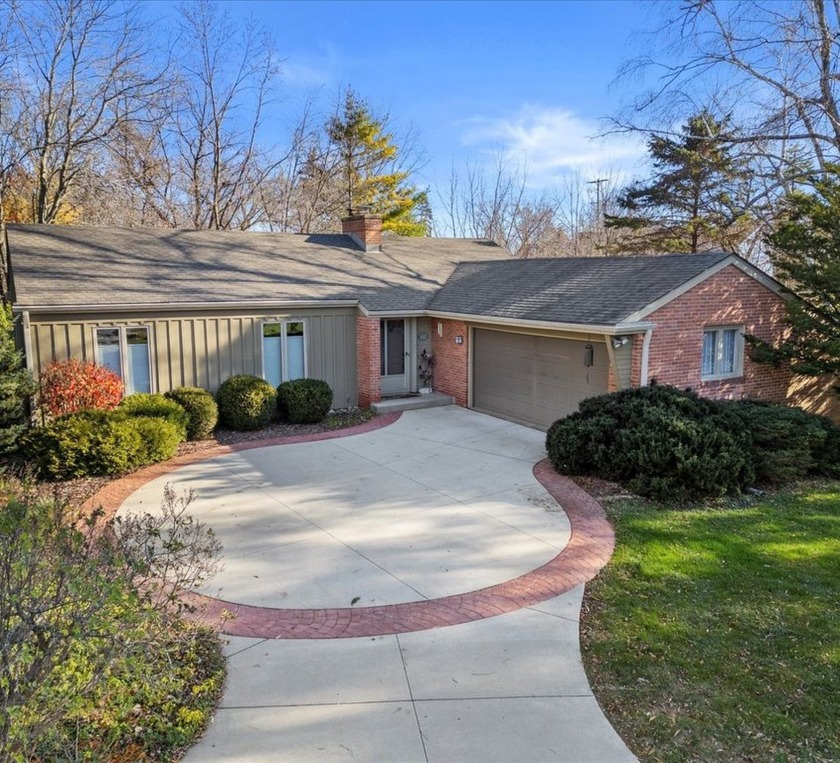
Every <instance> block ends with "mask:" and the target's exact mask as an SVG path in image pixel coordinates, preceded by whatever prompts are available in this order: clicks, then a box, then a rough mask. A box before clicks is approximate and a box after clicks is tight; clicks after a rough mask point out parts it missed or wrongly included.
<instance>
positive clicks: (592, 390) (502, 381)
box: [472, 329, 609, 429]
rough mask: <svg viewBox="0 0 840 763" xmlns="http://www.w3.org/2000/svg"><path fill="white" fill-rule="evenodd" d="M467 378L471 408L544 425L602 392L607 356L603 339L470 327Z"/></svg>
mask: <svg viewBox="0 0 840 763" xmlns="http://www.w3.org/2000/svg"><path fill="white" fill-rule="evenodd" d="M588 346H591V348H592V362H593V364H592V365H591V366H587V365H586V356H587V354H588V353H587V347H588ZM472 378H473V407H474V408H476V409H478V410H481V411H485V412H487V413H492V414H496V415H498V416H503V417H505V418H509V419H513V420H514V421H521V422H523V423H526V424H531V425H532V426H537V427H540V428H541V429H546V428H548V427H549V425H551V423H552V422H553V421H556V420H557V419H559V418H560V417H561V416H566V415H568V414H569V413H572V412H573V411H576V410H577V406H578V403H579V402H580V401H581V400H584V399H585V398H587V397H592V396H593V395H601V394H603V393H605V392H607V388H608V383H609V381H608V380H609V356H608V355H607V346H606V344H604V343H603V342H592V343H588V342H581V341H577V340H573V339H553V338H550V337H544V336H534V335H531V334H511V333H508V332H505V331H491V330H489V329H475V330H474V331H473V376H472Z"/></svg>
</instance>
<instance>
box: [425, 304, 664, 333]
mask: <svg viewBox="0 0 840 763" xmlns="http://www.w3.org/2000/svg"><path fill="white" fill-rule="evenodd" d="M426 315H428V316H429V317H430V318H444V319H449V320H459V321H467V322H469V323H489V324H496V325H499V326H522V327H523V328H540V329H554V330H555V331H570V332H577V333H588V334H606V335H608V336H619V335H621V334H639V333H642V332H643V331H647V330H648V329H649V328H653V324H652V323H649V322H647V321H628V320H622V321H618V322H616V323H564V322H561V321H537V320H529V319H526V318H504V317H501V316H498V315H480V314H477V313H453V312H445V311H442V310H427V311H426Z"/></svg>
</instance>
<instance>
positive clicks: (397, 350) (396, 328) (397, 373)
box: [379, 318, 409, 397]
mask: <svg viewBox="0 0 840 763" xmlns="http://www.w3.org/2000/svg"><path fill="white" fill-rule="evenodd" d="M379 353H380V373H381V377H382V378H381V390H382V395H383V397H386V396H388V395H401V394H405V393H406V392H408V356H409V351H408V332H407V331H406V321H405V319H404V318H383V319H382V320H381V321H380V323H379Z"/></svg>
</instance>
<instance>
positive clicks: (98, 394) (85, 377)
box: [39, 360, 124, 416]
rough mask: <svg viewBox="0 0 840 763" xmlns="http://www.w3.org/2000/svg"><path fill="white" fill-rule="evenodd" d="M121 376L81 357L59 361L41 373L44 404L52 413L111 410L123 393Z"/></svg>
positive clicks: (42, 404) (53, 414) (42, 401)
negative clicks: (82, 359)
mask: <svg viewBox="0 0 840 763" xmlns="http://www.w3.org/2000/svg"><path fill="white" fill-rule="evenodd" d="M123 389H124V387H123V383H122V379H120V377H119V376H118V375H117V374H115V373H114V372H113V371H112V370H111V369H110V368H105V367H104V366H97V365H96V363H84V362H82V361H81V360H59V361H56V362H55V363H50V364H49V365H48V366H47V367H46V368H45V369H44V371H43V372H42V373H41V393H40V397H39V400H40V403H41V407H42V408H43V409H44V410H45V411H46V412H47V413H49V414H50V415H51V416H61V415H62V414H65V413H74V412H75V411H81V410H85V409H87V410H90V409H95V410H101V411H110V410H111V409H112V408H116V407H117V406H118V405H119V403H120V400H122V396H123Z"/></svg>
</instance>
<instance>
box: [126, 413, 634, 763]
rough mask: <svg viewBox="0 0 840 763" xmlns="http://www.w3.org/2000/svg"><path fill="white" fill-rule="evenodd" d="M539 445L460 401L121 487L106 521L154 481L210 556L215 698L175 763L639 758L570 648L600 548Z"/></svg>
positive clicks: (144, 499) (153, 497)
mask: <svg viewBox="0 0 840 763" xmlns="http://www.w3.org/2000/svg"><path fill="white" fill-rule="evenodd" d="M543 438H544V435H543V434H542V433H540V432H537V431H535V430H531V429H528V428H525V427H521V426H518V425H515V424H511V423H509V422H505V421H501V420H499V419H495V418H492V417H488V416H484V415H481V414H477V413H474V412H471V411H466V410H463V409H460V408H456V407H447V408H438V409H430V410H424V411H411V412H407V413H405V414H403V415H402V416H401V417H400V418H399V420H397V421H396V422H395V423H393V424H391V425H390V426H388V427H385V428H382V429H378V430H376V431H370V432H366V433H362V434H356V435H352V436H348V437H339V438H337V439H330V440H322V441H319V442H308V443H299V444H295V445H278V446H274V447H266V448H260V449H254V450H242V451H240V452H233V453H231V452H226V453H225V454H224V455H219V456H218V457H215V458H211V459H209V460H205V461H202V462H200V463H195V464H192V465H189V466H185V467H183V468H181V469H178V470H177V471H174V472H171V473H163V472H165V471H166V469H163V470H161V474H160V476H158V477H157V478H156V479H151V480H150V481H147V482H146V484H143V485H142V487H139V489H137V490H135V491H134V492H133V493H132V494H131V495H130V496H129V497H128V499H127V500H126V501H125V503H124V504H123V506H122V508H121V509H120V511H132V510H136V509H143V510H154V509H155V508H156V506H158V505H159V502H160V496H161V493H162V490H163V486H164V484H166V483H167V482H169V483H175V485H176V487H181V486H190V487H192V488H194V489H195V490H196V491H197V492H198V496H199V497H198V499H197V500H196V502H195V503H194V505H193V507H192V510H193V511H194V513H195V514H197V515H198V516H199V517H200V518H201V519H202V520H204V521H206V522H208V523H209V524H210V525H211V526H213V527H214V529H215V530H216V532H217V533H218V534H219V536H220V538H221V540H222V542H223V544H224V547H225V551H224V559H225V569H224V571H223V572H222V573H221V574H220V575H219V576H218V577H217V579H216V580H214V581H213V584H212V586H211V587H209V588H208V589H206V590H205V591H203V592H202V593H203V594H204V595H205V596H208V597H213V599H214V600H208V603H209V604H210V606H209V607H208V611H209V612H210V613H211V616H214V613H215V614H218V613H219V612H221V611H222V610H229V611H232V612H233V613H234V618H233V619H232V620H228V621H227V622H225V623H224V624H223V628H224V630H225V631H226V632H228V633H232V634H235V635H232V636H230V637H229V641H228V644H227V647H226V653H227V655H228V658H229V676H228V683H227V686H226V690H225V694H224V697H223V700H222V703H221V706H220V708H219V710H218V711H217V713H216V716H215V719H214V722H213V724H212V725H211V726H210V728H209V729H208V732H207V734H206V735H205V737H204V739H203V740H202V741H201V742H199V744H198V745H197V746H196V747H195V748H194V749H193V750H192V751H191V752H190V753H189V754H188V756H187V757H186V759H185V760H186V761H187V763H210V762H211V761H213V762H214V761H243V762H244V761H249V762H258V761H331V760H356V761H406V762H408V761H418V762H422V761H427V762H428V761H432V762H437V761H453V762H454V761H458V762H463V763H469V761H544V760H545V761H547V760H559V761H604V762H606V761H630V760H634V758H633V756H632V755H631V754H630V753H629V751H628V750H627V748H626V747H625V746H624V745H623V743H622V742H621V740H620V739H619V738H618V736H617V735H616V734H615V732H614V731H613V729H612V728H611V727H610V725H609V724H608V722H607V721H606V719H605V718H604V716H603V714H602V713H601V711H600V709H599V707H598V705H597V702H596V701H595V699H594V698H593V696H592V693H591V691H590V689H589V685H588V682H587V680H586V676H585V673H584V671H583V668H582V666H581V662H580V654H579V647H578V614H579V610H580V598H581V595H582V586H580V585H577V586H576V587H575V584H576V583H578V582H580V581H582V580H586V579H588V578H589V577H591V576H592V575H593V574H594V572H595V571H597V569H598V568H599V567H600V566H601V565H602V564H603V562H604V561H605V558H606V557H607V556H608V555H609V549H611V545H610V544H611V536H610V538H609V539H608V540H609V543H608V542H607V539H606V538H605V533H604V530H603V520H602V519H600V520H598V519H596V520H592V519H591V517H589V516H588V515H587V512H586V508H587V507H585V506H583V507H581V501H580V500H579V497H578V496H575V499H574V500H570V502H569V505H568V506H566V509H567V511H566V512H564V511H563V510H562V509H561V508H560V507H559V506H558V504H557V503H556V501H555V500H554V498H553V497H552V493H553V494H555V495H557V494H558V490H557V489H555V488H556V485H555V486H554V487H553V488H552V490H551V492H549V490H547V489H546V487H544V485H543V484H541V482H542V483H546V484H548V483H549V481H550V480H551V479H552V478H551V477H550V476H548V475H543V477H542V479H541V480H538V479H537V478H536V477H535V474H534V465H535V464H536V463H537V462H539V461H540V460H541V459H542V458H544V455H545V454H544V450H543ZM228 450H229V449H228ZM157 473H158V472H155V471H151V472H149V473H147V474H146V475H145V476H143V475H141V476H139V477H137V478H135V481H134V482H133V483H130V487H131V488H133V487H136V486H137V485H140V484H141V483H142V482H143V481H144V480H148V479H149V477H154V476H155V474H157ZM537 474H538V475H539V474H540V470H539V469H538V470H537ZM555 479H556V478H555ZM549 487H552V485H550V484H549ZM123 490H125V487H123ZM119 493H120V491H119V489H116V488H115V490H114V492H113V496H116V495H119ZM564 502H565V501H564ZM572 503H574V504H575V506H574V507H572V506H571V504H572ZM584 503H585V501H584ZM596 506H597V504H596ZM590 508H591V507H590ZM599 522H600V524H599ZM587 523H588V524H587ZM573 528H574V529H573ZM605 549H607V550H606V551H605ZM564 560H565V564H564ZM563 591H566V593H562V595H559V596H558V595H556V594H558V593H561V592H563ZM418 612H420V613H421V614H420V615H418ZM289 613H292V614H289ZM499 613H504V614H499ZM492 615H497V616H492ZM452 623H460V624H452ZM439 626H447V627H439ZM243 634H245V635H243ZM360 634H368V635H367V636H366V637H352V636H359V635H360ZM254 636H269V637H270V638H264V637H263V638H258V637H254Z"/></svg>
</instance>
